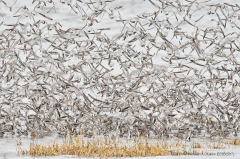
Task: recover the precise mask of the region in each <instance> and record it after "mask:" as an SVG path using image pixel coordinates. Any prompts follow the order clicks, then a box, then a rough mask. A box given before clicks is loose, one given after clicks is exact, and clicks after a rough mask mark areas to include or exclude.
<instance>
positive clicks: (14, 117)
mask: <svg viewBox="0 0 240 159" xmlns="http://www.w3.org/2000/svg"><path fill="white" fill-rule="evenodd" d="M17 2H18V1H17V0H16V1H6V0H5V1H3V0H2V1H1V2H0V6H1V7H4V8H8V11H9V13H8V14H10V13H11V14H12V16H13V17H14V18H15V19H16V21H15V23H11V24H9V23H8V19H6V18H4V14H5V13H3V12H0V13H1V17H0V18H1V21H2V22H1V28H0V29H1V32H0V56H1V59H0V82H1V85H0V103H1V104H0V136H2V137H4V136H9V135H13V136H16V137H19V136H25V135H33V134H35V135H37V136H39V137H40V136H42V137H43V136H45V135H49V134H51V133H52V132H57V133H58V134H59V135H60V136H61V135H65V134H66V133H68V132H69V131H71V133H72V134H79V133H80V132H83V133H84V134H85V135H86V136H87V137H91V136H92V134H93V132H94V133H95V134H97V135H106V136H110V137H112V138H114V137H126V138H132V137H137V136H148V137H153V138H155V137H158V138H163V137H167V138H168V137H177V138H182V139H188V140H190V139H191V138H192V137H200V136H204V137H215V136H220V137H229V136H232V135H234V136H237V135H238V130H239V124H240V123H239V121H240V109H239V108H240V107H239V104H240V91H239V90H240V85H239V71H240V64H239V51H240V43H239V36H240V32H239V29H240V28H239V27H240V23H239V20H240V14H239V10H240V4H239V5H238V4H228V3H217V4H213V3H212V2H211V0H206V1H203V0H202V1H200V0H146V1H138V0H135V1H134V2H135V3H150V4H151V5H152V6H153V7H154V9H149V11H148V12H144V13H141V14H138V15H136V16H135V17H133V18H132V17H131V18H128V17H126V16H125V17H123V16H122V15H121V10H122V9H123V8H124V3H121V5H117V6H116V2H118V1H116V0H33V1H32V5H31V6H26V5H24V4H23V5H22V7H21V8H18V9H17V10H16V9H14V5H15V4H16V3H17ZM118 4H119V2H118ZM61 5H65V6H67V8H68V9H67V10H64V12H66V14H68V13H74V14H77V15H78V16H79V18H80V19H81V20H82V22H83V23H84V25H79V26H72V27H70V28H67V29H66V28H65V29H64V25H63V24H61V23H60V22H57V21H54V19H53V18H51V15H52V14H57V13H58V11H59V10H57V7H58V6H61ZM109 19H110V20H111V22H112V23H117V24H116V25H117V26H119V30H118V31H114V34H113V35H108V32H109V31H111V29H112V28H111V26H112V25H111V24H109V27H108V26H106V25H104V27H103V25H101V23H104V20H109ZM69 20H70V21H71V20H74V19H69Z"/></svg>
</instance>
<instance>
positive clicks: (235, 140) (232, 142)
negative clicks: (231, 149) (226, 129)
mask: <svg viewBox="0 0 240 159" xmlns="http://www.w3.org/2000/svg"><path fill="white" fill-rule="evenodd" d="M225 144H230V145H235V146H239V145H240V140H238V138H235V139H234V140H233V141H226V142H225Z"/></svg>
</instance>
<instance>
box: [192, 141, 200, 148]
mask: <svg viewBox="0 0 240 159" xmlns="http://www.w3.org/2000/svg"><path fill="white" fill-rule="evenodd" d="M191 147H192V148H203V146H202V145H201V144H200V143H199V142H198V141H195V140H193V142H192V144H191Z"/></svg>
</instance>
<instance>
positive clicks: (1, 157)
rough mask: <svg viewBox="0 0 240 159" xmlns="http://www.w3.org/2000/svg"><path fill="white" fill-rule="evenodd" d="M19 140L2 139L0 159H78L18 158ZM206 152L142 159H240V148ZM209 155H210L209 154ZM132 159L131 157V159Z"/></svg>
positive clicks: (24, 144)
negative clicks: (202, 153)
mask: <svg viewBox="0 0 240 159" xmlns="http://www.w3.org/2000/svg"><path fill="white" fill-rule="evenodd" d="M54 138H56V136H54V137H53V136H48V137H45V138H43V139H38V142H39V143H42V142H44V143H52V142H53V141H54V140H53V139H54ZM31 141H32V140H31V139H30V138H22V139H21V143H22V145H21V148H22V150H28V149H29V144H30V142H31ZM55 141H57V142H58V143H61V141H62V139H58V138H56V140H55ZM19 142H20V141H19V139H16V138H10V137H9V138H0V159H20V158H24V159H33V158H37V159H44V158H49V159H54V158H58V159H68V158H77V157H76V156H69V155H62V156H55V157H31V156H17V154H16V153H17V149H18V145H17V144H18V143H19ZM204 152H206V154H204V155H200V156H197V155H182V156H157V157H140V158H144V159H148V158H151V159H153V158H160V159H165V158H166V159H200V158H204V159H223V158H229V159H239V158H240V146H238V147H231V148H227V149H211V150H210V149H204ZM207 153H208V154H207ZM129 158H130V157H129ZM134 158H139V157H131V159H134Z"/></svg>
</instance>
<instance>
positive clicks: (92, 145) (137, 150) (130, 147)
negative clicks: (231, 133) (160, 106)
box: [17, 135, 240, 157]
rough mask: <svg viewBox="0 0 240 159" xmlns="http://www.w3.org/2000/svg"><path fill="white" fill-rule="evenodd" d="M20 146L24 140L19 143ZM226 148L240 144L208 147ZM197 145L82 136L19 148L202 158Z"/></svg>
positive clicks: (20, 152) (50, 153)
mask: <svg viewBox="0 0 240 159" xmlns="http://www.w3.org/2000/svg"><path fill="white" fill-rule="evenodd" d="M20 142H21V140H20ZM226 144H228V145H229V144H232V145H240V141H239V140H237V139H235V140H233V141H227V142H225V144H224V143H222V142H220V141H219V142H217V143H216V142H213V143H207V145H208V148H210V149H224V148H226V147H225V146H226ZM202 148H204V147H203V146H202V145H201V144H200V143H199V142H198V141H195V140H193V141H192V142H191V143H189V144H183V143H182V141H180V140H177V141H171V140H170V141H164V140H160V141H158V142H154V143H153V142H149V141H148V139H147V138H146V137H145V138H138V139H137V138H135V140H134V141H129V142H126V143H122V142H120V141H119V139H118V140H112V139H111V138H102V139H100V138H96V137H94V135H93V138H92V139H86V138H84V137H83V135H79V136H78V137H73V136H71V135H70V136H69V140H66V138H65V141H64V142H63V143H62V144H58V143H57V142H54V143H53V144H38V143H36V142H35V141H33V142H32V143H31V144H30V150H29V151H24V150H22V149H21V148H20V147H18V153H17V154H18V155H31V156H36V157H37V156H59V155H76V156H78V157H145V156H170V155H192V154H194V155H197V154H198V155H200V154H203V153H204V152H205V151H203V150H201V151H200V149H202Z"/></svg>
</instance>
